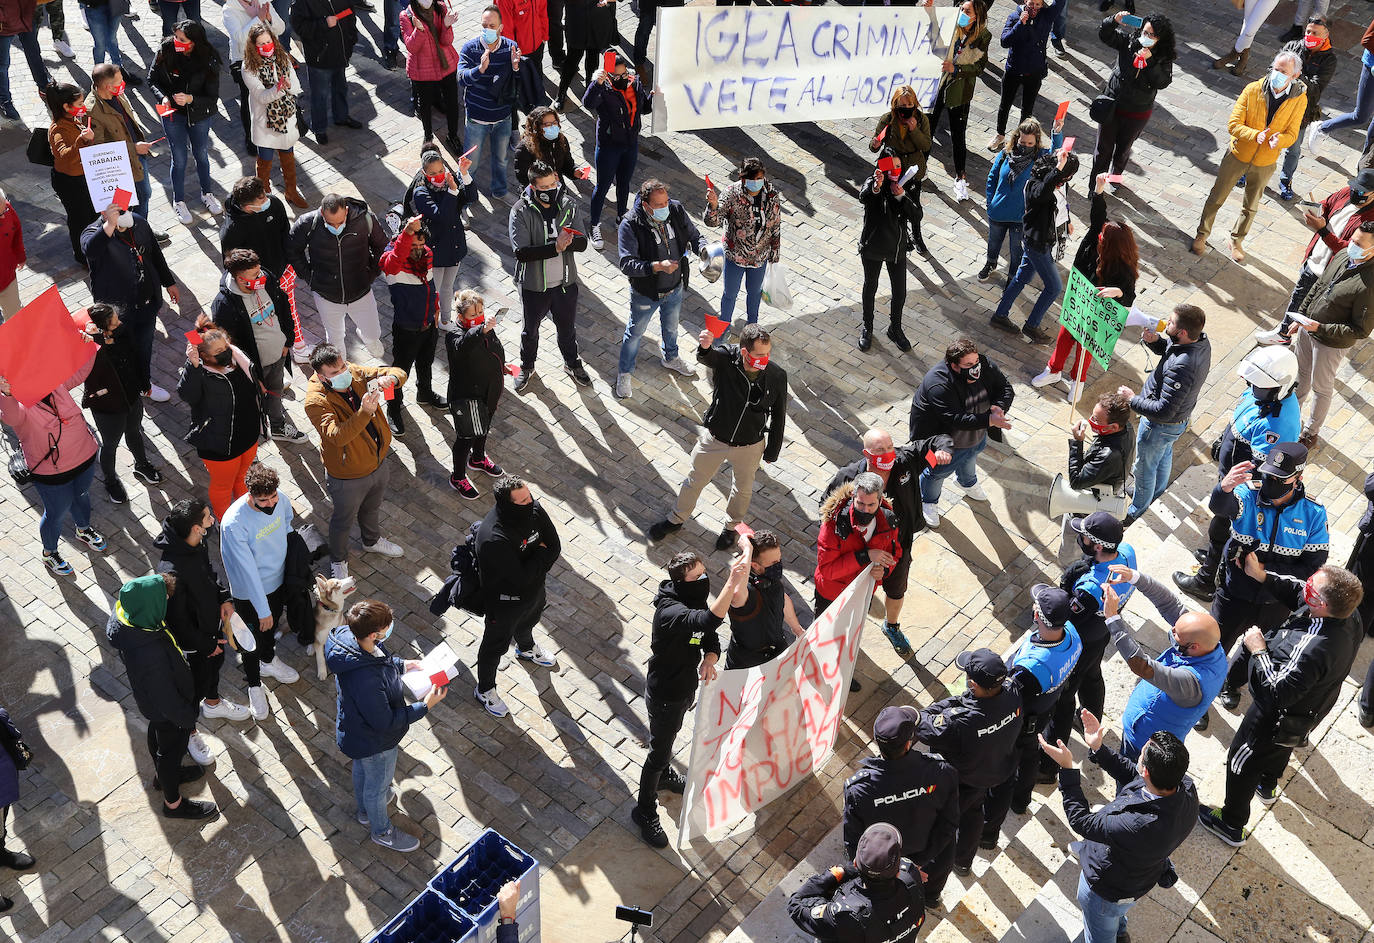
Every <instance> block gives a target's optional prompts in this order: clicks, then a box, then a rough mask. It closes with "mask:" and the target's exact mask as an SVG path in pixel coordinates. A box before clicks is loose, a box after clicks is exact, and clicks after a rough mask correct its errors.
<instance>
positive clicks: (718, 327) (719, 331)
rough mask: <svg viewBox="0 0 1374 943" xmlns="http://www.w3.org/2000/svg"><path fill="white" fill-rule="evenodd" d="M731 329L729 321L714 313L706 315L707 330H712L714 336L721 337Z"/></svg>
mask: <svg viewBox="0 0 1374 943" xmlns="http://www.w3.org/2000/svg"><path fill="white" fill-rule="evenodd" d="M729 329H730V322H729V321H722V320H721V319H720V318H718V317H716V316H715V315H713V314H708V315H706V330H708V331H710V332H711V334H712V335H713V336H715V337H720V336H721V335H723V334H724V333H725V332H726V331H728V330H729Z"/></svg>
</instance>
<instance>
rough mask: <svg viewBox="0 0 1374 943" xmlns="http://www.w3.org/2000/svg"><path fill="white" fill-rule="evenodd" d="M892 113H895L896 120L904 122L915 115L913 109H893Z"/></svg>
mask: <svg viewBox="0 0 1374 943" xmlns="http://www.w3.org/2000/svg"><path fill="white" fill-rule="evenodd" d="M893 111H895V112H896V113H897V117H898V118H901V119H902V120H904V121H905V120H906V119H907V118H910V117H911V116H912V115H914V114H915V113H916V109H915V108H894V109H893Z"/></svg>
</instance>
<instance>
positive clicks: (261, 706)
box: [248, 684, 271, 720]
mask: <svg viewBox="0 0 1374 943" xmlns="http://www.w3.org/2000/svg"><path fill="white" fill-rule="evenodd" d="M248 710H249V711H251V712H252V714H253V719H254V720H266V719H267V715H268V714H269V713H271V710H270V709H269V708H268V706H267V695H266V694H265V693H263V690H262V685H260V684H255V685H253V686H252V687H250V688H249V689H248Z"/></svg>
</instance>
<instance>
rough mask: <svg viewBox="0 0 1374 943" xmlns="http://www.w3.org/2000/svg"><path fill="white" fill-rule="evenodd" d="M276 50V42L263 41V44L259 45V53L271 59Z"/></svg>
mask: <svg viewBox="0 0 1374 943" xmlns="http://www.w3.org/2000/svg"><path fill="white" fill-rule="evenodd" d="M276 51H277V44H276V43H263V44H262V45H261V46H259V47H258V55H260V56H262V57H263V58H264V59H271V58H272V53H274V52H276Z"/></svg>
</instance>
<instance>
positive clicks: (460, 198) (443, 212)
mask: <svg viewBox="0 0 1374 943" xmlns="http://www.w3.org/2000/svg"><path fill="white" fill-rule="evenodd" d="M476 201H477V185H476V184H474V183H473V182H472V177H471V176H467V179H461V178H460V179H459V180H458V192H456V193H454V192H453V191H451V190H449V188H448V187H436V186H433V185H432V184H430V182H429V181H428V180H427V179H425V175H424V172H423V171H421V172H420V173H418V174H416V175H415V192H414V194H413V195H412V196H411V204H412V206H413V207H414V209H415V212H416V213H417V214H419V215H420V216H423V217H424V219H425V225H426V226H427V227H429V248H430V250H431V251H432V252H433V253H434V267H435V268H449V267H451V266H454V265H457V264H458V263H459V262H461V261H463V257H464V256H465V255H467V254H468V234H467V229H465V228H464V226H463V212H462V211H463V207H465V206H467V205H468V204H470V203H475V202H476Z"/></svg>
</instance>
